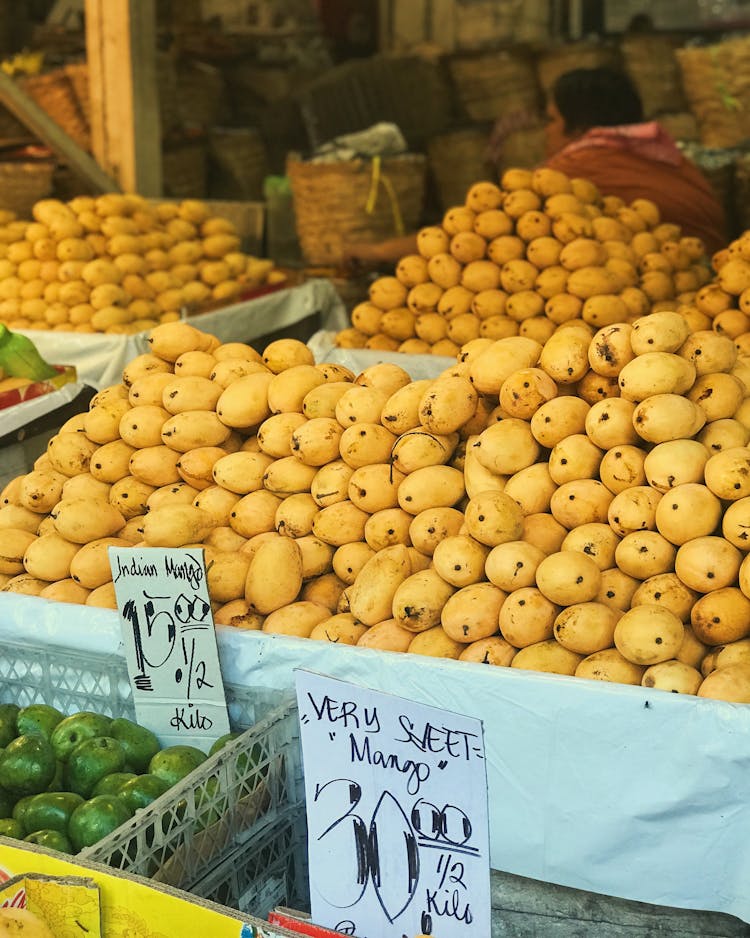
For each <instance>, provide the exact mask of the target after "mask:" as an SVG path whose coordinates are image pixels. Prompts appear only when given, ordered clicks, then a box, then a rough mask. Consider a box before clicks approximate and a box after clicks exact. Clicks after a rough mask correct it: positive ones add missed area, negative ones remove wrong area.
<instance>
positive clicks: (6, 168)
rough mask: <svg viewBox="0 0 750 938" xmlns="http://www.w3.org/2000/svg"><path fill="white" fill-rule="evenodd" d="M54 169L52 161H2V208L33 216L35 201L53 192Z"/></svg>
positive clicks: (21, 214) (25, 215)
mask: <svg viewBox="0 0 750 938" xmlns="http://www.w3.org/2000/svg"><path fill="white" fill-rule="evenodd" d="M54 171H55V167H54V164H53V163H51V162H43V161H36V162H33V163H32V162H28V163H20V162H12V161H8V162H6V163H0V208H3V209H7V210H9V211H11V212H15V213H16V215H18V216H19V218H31V209H32V208H33V206H34V203H35V202H38V201H39V199H43V198H45V197H46V196H48V195H49V194H50V193H51V192H52V175H53V173H54Z"/></svg>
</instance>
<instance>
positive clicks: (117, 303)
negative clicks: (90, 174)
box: [0, 193, 284, 334]
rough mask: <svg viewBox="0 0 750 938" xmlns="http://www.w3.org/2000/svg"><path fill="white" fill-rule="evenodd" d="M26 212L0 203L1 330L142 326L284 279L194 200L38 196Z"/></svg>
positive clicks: (128, 329) (119, 330)
mask: <svg viewBox="0 0 750 938" xmlns="http://www.w3.org/2000/svg"><path fill="white" fill-rule="evenodd" d="M32 215H33V220H31V221H26V220H22V219H18V218H16V217H15V216H14V215H13V213H12V212H0V323H4V324H5V325H7V326H8V327H9V328H11V329H52V330H57V331H63V332H68V331H73V332H84V333H92V332H105V333H108V334H132V333H136V332H144V331H148V330H149V329H152V328H153V327H154V326H156V325H157V324H159V323H163V322H172V321H174V320H176V319H179V318H180V315H181V312H182V311H183V310H188V311H191V310H192V311H194V310H196V309H200V308H203V307H207V306H209V305H222V304H226V303H230V302H231V301H233V300H235V299H236V298H237V297H238V296H239V295H240V294H241V293H242V292H243V290H247V289H253V288H257V287H259V286H261V285H263V284H265V283H267V282H268V283H273V282H277V281H278V280H280V279H284V275H283V274H281V273H280V272H279V271H278V270H275V269H274V264H273V261H269V260H262V259H260V258H257V257H252V256H250V255H248V254H245V253H244V252H243V251H241V250H240V237H239V235H238V233H237V229H236V227H235V225H234V224H233V223H232V222H231V221H229V220H228V219H226V218H220V217H217V216H214V215H212V213H211V211H210V210H209V208H208V206H207V205H206V204H205V203H203V202H200V201H198V200H196V199H185V200H184V201H182V202H161V203H152V202H150V201H149V200H148V199H145V198H143V197H142V196H138V195H131V194H127V195H122V194H120V193H107V194H106V195H100V196H97V197H93V196H79V197H77V198H75V199H71V200H70V201H69V202H62V201H60V200H57V199H43V200H42V201H40V202H37V203H36V205H35V206H34V208H33V210H32Z"/></svg>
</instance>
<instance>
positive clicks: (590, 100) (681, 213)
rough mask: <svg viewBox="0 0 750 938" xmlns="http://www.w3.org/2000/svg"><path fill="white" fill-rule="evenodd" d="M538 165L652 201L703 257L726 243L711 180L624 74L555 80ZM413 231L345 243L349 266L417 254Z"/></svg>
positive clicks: (578, 74) (602, 72)
mask: <svg viewBox="0 0 750 938" xmlns="http://www.w3.org/2000/svg"><path fill="white" fill-rule="evenodd" d="M545 131H546V152H547V157H546V159H545V162H544V164H543V165H545V166H550V167H552V168H553V169H559V170H561V171H562V172H564V173H565V174H566V175H568V176H570V177H571V178H576V177H579V178H584V179H590V180H591V181H592V182H593V183H594V184H595V185H596V186H597V187H598V188H599V190H600V192H601V193H602V194H603V195H614V196H619V197H620V198H622V199H624V200H625V201H626V202H632V201H633V200H634V199H637V198H646V199H651V201H653V202H654V203H656V205H658V206H659V209H660V210H661V215H662V220H663V221H666V222H672V223H674V224H677V225H680V227H681V228H682V231H683V234H685V235H689V236H697V237H699V238H701V239H702V240H703V243H704V244H705V246H706V250H707V251H708V252H709V254H712V253H714V252H715V251H718V250H719V249H720V248H722V247H724V246H725V245H726V243H727V240H728V236H727V232H726V222H725V219H724V211H723V209H722V207H721V205H720V203H719V201H718V199H717V198H716V196H715V195H714V193H713V190H712V189H711V186H710V184H709V182H708V181H707V180H706V179H705V177H704V176H703V175H702V173H701V172H700V170H699V169H698V168H697V167H696V166H694V165H693V164H692V163H691V162H690V161H689V160H688V159H686V157H685V156H684V155H683V154H682V153H681V151H680V150H679V148H678V147H677V145H676V144H675V142H674V140H673V139H672V138H671V137H670V136H669V134H668V133H667V132H666V131H665V130H664V129H663V128H662V127H661V125H660V124H659V123H658V122H656V121H644V118H643V106H642V104H641V99H640V97H639V95H638V92H637V90H636V88H635V86H634V85H633V83H632V82H631V81H630V78H629V77H628V76H627V75H626V74H625V72H621V71H618V70H617V69H613V68H591V69H584V68H580V69H574V70H573V71H570V72H566V73H565V74H563V75H561V76H560V77H559V78H558V79H557V81H556V82H555V84H554V86H553V89H552V93H551V95H550V99H549V101H548V104H547V125H546V128H545ZM416 249H417V248H416V235H405V236H403V237H400V238H392V239H390V240H388V241H381V242H378V243H375V244H351V245H348V246H347V248H346V250H345V262H346V263H347V264H348V266H349V267H351V268H354V269H356V268H363V267H364V268H367V267H371V268H372V267H375V268H379V267H385V266H387V265H392V264H395V263H396V261H398V260H399V259H400V258H401V257H403V256H404V255H406V254H413V253H415V252H416Z"/></svg>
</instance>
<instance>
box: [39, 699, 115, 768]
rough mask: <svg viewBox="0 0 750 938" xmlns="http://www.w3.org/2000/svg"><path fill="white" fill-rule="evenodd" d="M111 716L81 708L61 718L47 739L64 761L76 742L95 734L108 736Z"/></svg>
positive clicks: (90, 737) (91, 737)
mask: <svg viewBox="0 0 750 938" xmlns="http://www.w3.org/2000/svg"><path fill="white" fill-rule="evenodd" d="M111 724H112V718H111V717H106V716H104V715H103V714H100V713H91V712H90V711H88V710H81V711H80V713H74V714H72V715H71V716H69V717H65V719H64V720H61V721H60V722H59V723H58V724H57V726H56V727H55V728H54V730H53V731H52V735H51V736H50V738H49V741H50V742H51V743H52V748H53V749H54V750H55V755H56V756H57V758H58V759H62V761H63V762H64V761H65V760H66V759H67V758H68V756H69V755H70V754H71V752H72V751H73V750H74V749H75V747H76V746H77V745H78V743H82V742H83V741H84V740H86V739H93V738H94V737H95V736H110V735H111V734H110V732H109V728H110V725H111Z"/></svg>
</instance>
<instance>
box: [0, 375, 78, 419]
mask: <svg viewBox="0 0 750 938" xmlns="http://www.w3.org/2000/svg"><path fill="white" fill-rule="evenodd" d="M53 367H54V368H55V369H56V370H57V374H56V375H54V376H53V377H52V378H47V379H46V380H45V381H33V382H32V383H31V384H25V385H24V386H23V387H20V388H13V389H12V390H10V391H1V390H0V410H4V409H5V408H6V407H13V405H14V404H20V403H21V402H22V401H30V400H31V399H32V398H34V397H41V396H42V395H43V394H49V393H50V392H51V391H57V390H59V389H60V388H61V387H63V385H65V384H72V382H74V381H75V380H76V377H77V376H76V370H75V368H74V367H73V366H72V365H54V366H53Z"/></svg>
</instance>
